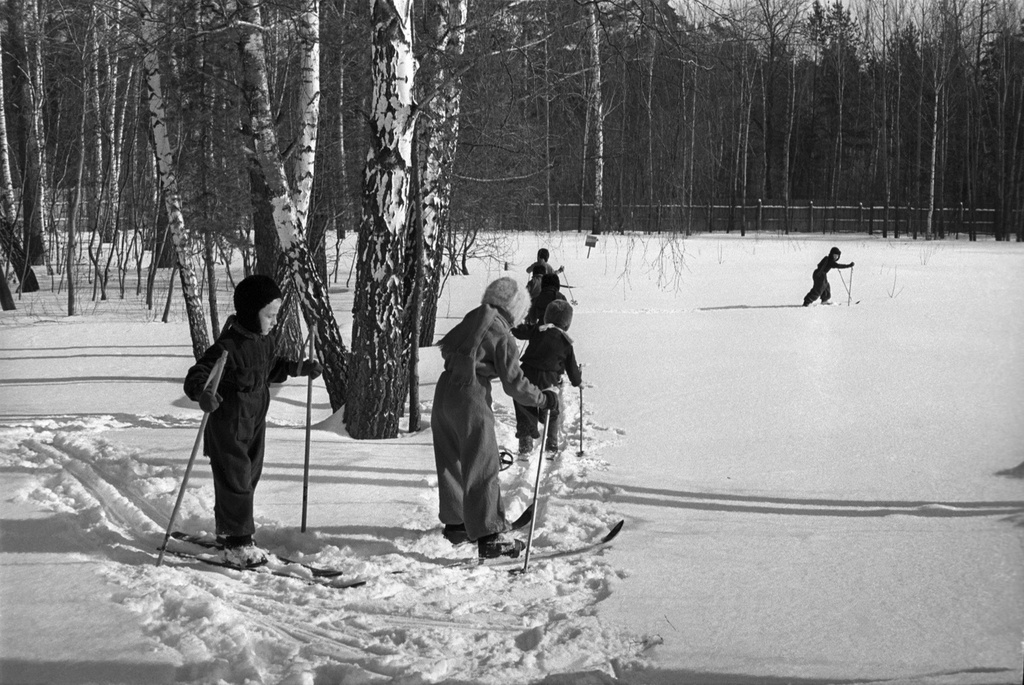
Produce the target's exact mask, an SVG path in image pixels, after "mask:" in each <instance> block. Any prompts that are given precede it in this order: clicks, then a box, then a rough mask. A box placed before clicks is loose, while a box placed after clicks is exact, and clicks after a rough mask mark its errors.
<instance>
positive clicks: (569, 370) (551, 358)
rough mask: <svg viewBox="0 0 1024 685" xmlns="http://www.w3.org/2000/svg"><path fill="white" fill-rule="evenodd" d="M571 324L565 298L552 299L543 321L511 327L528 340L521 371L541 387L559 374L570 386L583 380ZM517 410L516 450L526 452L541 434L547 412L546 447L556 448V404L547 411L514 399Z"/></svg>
mask: <svg viewBox="0 0 1024 685" xmlns="http://www.w3.org/2000/svg"><path fill="white" fill-rule="evenodd" d="M570 325H572V305H571V304H569V303H568V302H566V301H565V300H555V301H553V302H551V304H549V305H548V306H547V309H546V310H545V311H544V323H543V324H532V325H531V324H522V325H520V326H517V327H515V328H514V329H512V335H514V336H515V337H517V338H519V339H520V340H527V341H529V344H528V345H527V346H526V351H525V352H523V356H522V357H521V358H520V362H521V366H522V369H523V375H524V376H526V378H527V379H528V380H529V381H530V382H532V383H533V384H534V385H537V386H538V387H541V388H549V387H551V386H553V385H558V384H560V383H561V382H562V374H563V373H564V374H566V375H567V376H568V377H569V382H570V383H572V385H573V387H579V386H580V384H581V383H582V382H583V379H582V377H581V371H580V365H579V364H577V363H576V353H575V351H574V350H573V340H572V338H570V337H569V333H568V331H569V326H570ZM513 405H514V406H515V410H516V437H517V438H519V453H520V454H529V453H530V452H531V451H532V450H533V441H534V440H536V439H537V438H539V437H540V433H539V432H538V430H537V424H538V422H540V421H543V420H544V414H545V413H549V414H550V419H549V420H548V433H547V438H546V445H545V449H547V450H548V451H549V452H557V451H558V426H559V418H560V416H561V407H559V406H557V405H556V406H555V407H553V408H551V409H550V410H549V411H548V412H545V411H544V410H542V409H538V408H536V407H532V406H527V405H524V404H520V403H519V402H515V401H513Z"/></svg>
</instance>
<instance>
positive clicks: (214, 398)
mask: <svg viewBox="0 0 1024 685" xmlns="http://www.w3.org/2000/svg"><path fill="white" fill-rule="evenodd" d="M223 401H224V398H223V397H221V396H220V394H218V393H216V392H214V391H213V390H204V391H203V394H202V395H200V396H199V408H200V409H202V410H203V411H205V412H206V413H207V414H212V413H213V412H215V411H217V408H218V407H219V406H220V403H221V402H223Z"/></svg>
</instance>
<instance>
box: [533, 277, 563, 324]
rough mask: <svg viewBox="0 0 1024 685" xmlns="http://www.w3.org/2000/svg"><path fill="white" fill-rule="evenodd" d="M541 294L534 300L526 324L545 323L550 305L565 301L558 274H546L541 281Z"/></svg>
mask: <svg viewBox="0 0 1024 685" xmlns="http://www.w3.org/2000/svg"><path fill="white" fill-rule="evenodd" d="M540 284H541V288H540V293H538V295H537V296H536V297H535V298H533V303H532V304H531V305H530V311H529V312H528V313H527V315H526V323H528V324H535V323H536V324H540V323H544V312H545V311H546V310H547V308H548V305H549V304H551V303H552V302H554V301H555V300H563V301H564V300H565V295H563V294H562V292H561V290H560V289H561V287H562V282H561V281H560V280H558V274H545V275H544V276H543V277H542V278H541V280H540Z"/></svg>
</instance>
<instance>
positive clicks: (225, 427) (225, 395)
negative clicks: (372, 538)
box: [185, 275, 323, 567]
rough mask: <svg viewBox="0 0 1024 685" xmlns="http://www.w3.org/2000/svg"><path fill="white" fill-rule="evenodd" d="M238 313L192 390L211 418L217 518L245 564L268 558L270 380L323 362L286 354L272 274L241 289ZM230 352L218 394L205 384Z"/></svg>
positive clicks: (206, 444)
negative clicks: (260, 531) (259, 519)
mask: <svg viewBox="0 0 1024 685" xmlns="http://www.w3.org/2000/svg"><path fill="white" fill-rule="evenodd" d="M234 301H235V315H234V316H232V317H230V318H228V320H227V322H226V323H225V325H224V330H223V331H222V332H221V334H220V337H219V338H217V341H216V342H215V343H214V344H213V345H211V346H210V348H209V349H207V350H206V352H205V353H204V354H203V356H202V357H201V358H200V359H199V361H197V362H196V363H195V365H194V366H192V368H190V369H189V370H188V374H187V375H186V377H185V394H186V395H188V397H189V398H190V399H192V400H195V401H197V402H199V406H200V407H202V409H203V411H207V412H209V413H210V418H209V421H208V423H207V424H206V430H205V432H204V433H203V452H204V454H206V455H207V456H208V457H209V458H210V466H211V468H212V469H213V491H214V496H215V502H214V507H213V515H214V520H215V521H216V526H217V531H216V532H217V539H218V542H220V543H221V544H222V545H223V546H224V551H223V558H224V561H225V562H227V563H229V564H232V565H234V566H239V567H249V566H258V565H260V564H262V563H265V562H266V560H267V557H266V553H265V552H264V551H263V550H262V549H260V548H259V547H257V546H256V544H255V543H254V542H253V539H252V536H253V534H254V533H255V532H256V526H255V523H254V522H253V495H254V493H255V490H256V484H257V483H259V480H260V474H261V473H262V471H263V453H264V449H265V447H266V427H267V426H266V419H267V409H268V408H269V406H270V391H269V389H268V385H269V384H270V383H280V382H282V381H284V380H285V379H287V378H288V377H289V376H309V377H312V378H316V377H317V376H319V375H320V374H321V373H322V372H323V367H321V366H320V363H319V362H317V361H316V360H314V359H307V360H305V361H302V362H296V361H291V360H288V359H283V358H281V357H278V356H277V355H276V354H275V352H274V350H275V348H276V344H277V341H276V336H271V335H269V333H270V331H271V329H272V328H273V327H274V324H275V323H276V322H277V314H278V311H279V310H280V309H281V290H280V289H279V288H278V287H277V284H276V283H275V282H274V280H273V279H272V278H270V277H268V276H260V275H253V276H249V277H247V278H245V279H243V280H242V281H241V282H239V284H238V286H237V287H236V288H235V294H234ZM224 350H227V352H228V358H227V363H226V365H225V366H224V374H223V376H222V377H221V381H220V386H219V388H218V390H217V392H216V393H214V392H213V389H212V388H209V389H206V390H205V391H204V389H203V386H204V385H205V384H206V379H207V378H208V377H209V375H210V372H211V370H212V369H213V366H214V364H215V363H216V362H217V360H218V359H219V358H220V356H221V353H222V352H223V351H224Z"/></svg>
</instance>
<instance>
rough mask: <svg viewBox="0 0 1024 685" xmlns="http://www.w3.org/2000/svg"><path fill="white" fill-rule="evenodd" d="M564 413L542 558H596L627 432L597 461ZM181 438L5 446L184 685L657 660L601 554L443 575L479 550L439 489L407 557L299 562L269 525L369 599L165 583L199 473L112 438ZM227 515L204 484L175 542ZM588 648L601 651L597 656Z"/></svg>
mask: <svg viewBox="0 0 1024 685" xmlns="http://www.w3.org/2000/svg"><path fill="white" fill-rule="evenodd" d="M564 403H565V406H564V411H563V430H562V432H561V438H562V443H563V444H564V446H565V447H564V449H563V451H562V453H561V455H560V456H559V457H558V458H556V459H553V460H551V459H543V460H542V468H543V478H542V484H541V502H542V504H541V506H540V508H539V511H538V513H537V526H536V532H535V536H534V550H535V551H536V552H538V553H539V552H542V551H548V550H559V549H567V548H571V547H574V546H576V545H579V544H581V543H582V542H585V541H589V540H591V539H593V538H595V537H598V536H599V535H601V534H602V533H603V532H604V531H606V530H607V528H608V526H609V525H610V523H612V522H614V521H615V520H616V519H617V517H616V516H615V514H614V512H611V511H610V510H609V505H608V504H607V501H606V500H607V497H608V494H609V492H608V489H607V488H605V487H596V486H593V485H590V484H589V481H588V476H589V474H591V473H593V472H595V471H601V470H602V469H603V468H604V465H603V462H601V460H600V459H599V458H597V456H595V455H599V454H600V452H601V450H602V448H603V447H605V446H607V445H608V444H609V443H611V442H614V441H616V440H618V439H619V436H620V435H621V431H618V430H616V429H613V428H607V427H601V426H596V425H592V424H590V423H589V422H586V421H585V423H586V425H585V429H586V442H585V444H584V446H585V448H586V454H585V455H579V454H578V451H579V449H580V435H579V420H580V414H579V410H580V406H579V402H578V400H577V399H576V397H575V396H574V393H571V392H569V393H566V394H565V397H564ZM425 408H426V409H427V410H428V411H429V406H428V405H425ZM495 411H496V415H497V419H498V438H499V444H502V445H505V446H511V447H510V448H509V449H510V451H512V452H513V454H515V438H514V421H515V420H514V415H513V413H512V411H511V408H509V407H504V406H502V405H497V406H496V407H495ZM584 418H586V417H584ZM175 423H176V420H175V419H174V418H173V417H124V416H117V417H113V416H108V417H89V418H81V417H74V418H71V417H69V418H68V419H66V420H62V419H60V418H56V419H50V420H42V421H26V422H22V423H8V424H7V425H6V426H4V427H3V428H0V465H2V466H6V467H16V468H19V469H22V470H30V471H32V472H33V473H34V474H35V476H36V477H35V484H34V486H33V487H31V488H29V489H27V490H25V491H23V492H22V493H21V494H20V497H22V498H23V499H25V500H27V501H30V502H32V503H34V504H35V505H37V506H40V507H42V508H45V509H49V510H51V511H54V512H56V513H57V515H58V516H64V517H65V518H66V522H67V523H68V524H69V527H70V528H71V529H72V530H74V532H75V534H77V535H80V536H81V538H82V540H83V542H84V543H85V544H86V545H87V546H88V547H90V548H92V549H95V550H96V556H97V557H99V563H100V564H101V569H102V571H101V572H102V574H103V575H104V576H105V577H106V578H107V579H108V581H109V582H110V583H112V584H113V585H115V586H117V591H116V592H115V594H114V598H115V601H118V602H120V603H122V604H123V605H124V606H126V607H128V608H129V609H131V610H132V611H134V612H135V613H136V614H137V615H138V616H139V617H140V623H141V625H142V627H143V630H144V631H145V632H146V633H147V634H148V635H149V636H150V637H151V638H153V639H155V640H157V641H159V642H160V643H162V644H163V645H165V646H166V647H169V648H171V649H173V650H175V651H176V652H177V653H178V654H179V655H180V657H181V667H180V669H179V679H180V680H182V681H186V682H189V681H193V682H216V681H218V680H223V681H228V682H243V681H254V682H261V683H288V684H298V683H312V682H313V680H314V679H315V680H316V681H317V682H320V680H321V678H324V679H325V681H330V682H376V681H385V680H387V681H393V680H399V681H405V680H408V681H410V682H423V681H427V682H430V681H438V680H448V679H459V678H466V679H472V681H473V682H494V683H511V682H528V681H530V680H535V679H540V678H543V677H544V676H545V675H546V674H549V673H552V672H574V671H587V670H590V671H592V670H595V669H597V670H603V671H605V672H609V671H610V666H609V660H610V659H617V660H620V661H629V660H630V659H632V658H636V657H637V655H638V653H639V652H640V651H642V648H643V647H642V645H643V644H644V643H645V640H644V639H643V638H638V637H636V636H631V635H627V634H624V633H623V632H622V631H620V630H619V629H617V628H614V627H612V626H609V625H605V624H603V623H602V622H601V621H600V620H599V619H598V617H597V615H596V606H597V605H598V603H599V602H601V600H602V599H604V598H606V597H607V596H608V595H609V594H610V593H611V592H612V591H613V589H614V586H615V583H616V582H618V580H619V579H620V577H621V573H620V572H618V571H616V570H615V569H613V568H611V567H610V565H609V564H608V562H606V561H605V560H604V559H603V558H602V556H601V555H600V554H591V555H586V556H583V557H579V558H573V559H560V560H550V561H545V560H536V561H534V562H533V564H532V565H531V568H530V572H529V573H528V574H526V575H510V574H509V573H507V572H506V571H505V570H500V569H495V568H490V567H488V566H478V567H469V568H442V567H441V565H443V564H445V563H447V562H450V561H453V560H457V559H459V558H464V557H466V556H467V555H468V554H472V552H473V550H472V546H470V545H464V546H460V547H458V548H454V549H453V548H452V546H451V545H450V544H448V543H447V542H446V541H444V539H443V538H442V537H441V536H440V535H439V534H438V532H439V531H438V529H437V527H436V526H435V527H434V528H432V529H430V530H423V526H424V522H426V521H434V520H436V502H437V488H436V478H434V479H431V480H429V481H428V486H427V487H424V489H423V492H422V493H421V495H420V497H421V504H420V505H418V506H417V507H416V509H417V510H416V511H415V514H414V516H411V517H410V519H409V522H408V526H407V528H408V530H409V532H408V535H405V536H402V537H401V538H399V539H389V540H382V541H383V542H387V543H389V549H394V548H397V549H398V550H399V551H398V552H397V553H395V552H390V553H387V554H381V555H378V556H376V557H373V556H370V557H366V556H357V555H356V554H354V553H353V552H352V551H351V550H350V549H348V548H345V549H338V548H337V547H335V546H332V545H325V546H323V548H322V549H321V550H320V551H319V552H318V553H316V554H312V555H310V554H306V555H303V554H302V553H301V551H297V550H299V549H309V547H310V542H309V538H308V536H304V538H303V539H302V540H300V539H299V538H298V532H297V531H295V530H294V528H289V527H286V526H283V525H281V524H280V523H279V522H276V521H268V520H260V521H258V527H259V529H260V535H261V539H263V540H272V541H274V543H275V544H272V545H270V548H271V550H272V551H274V552H277V553H280V554H284V555H288V556H292V557H297V558H300V559H302V560H303V561H305V562H309V563H314V564H317V565H321V566H331V567H334V568H339V569H343V570H345V571H346V573H347V574H352V575H359V576H362V577H367V578H369V579H370V580H369V582H368V583H367V584H366V585H365V586H362V587H357V588H350V589H336V588H330V587H325V586H322V585H309V584H306V583H303V582H302V581H301V580H296V579H290V578H281V577H276V576H271V575H268V574H260V573H251V572H245V571H234V570H229V569H217V568H215V567H210V566H205V565H202V564H199V563H196V562H191V561H188V560H182V559H179V558H177V557H172V556H170V555H168V556H166V557H165V560H164V565H163V566H162V567H159V568H158V567H156V566H155V564H154V562H155V560H156V556H157V546H158V545H159V544H160V542H161V541H162V540H163V534H164V531H165V528H166V525H167V521H168V517H169V514H170V511H171V510H172V509H173V506H174V501H175V498H176V496H177V490H178V488H179V486H180V483H181V478H182V476H183V473H184V468H183V467H182V466H180V465H172V464H167V463H164V462H163V461H161V460H158V459H153V460H147V456H146V455H145V454H144V453H143V454H140V453H138V452H136V451H134V450H132V449H130V448H126V447H123V446H119V445H118V444H117V443H116V442H114V441H111V440H107V439H105V438H103V437H100V436H99V435H97V433H99V432H100V431H110V430H112V429H115V430H116V429H118V428H125V427H129V426H131V425H139V424H145V425H154V424H164V425H174V424H175ZM538 459H539V455H538V454H537V452H536V451H535V452H534V453H533V454H531V455H530V456H529V458H528V459H525V458H522V457H519V456H518V455H517V458H516V460H515V462H514V463H513V464H512V466H511V467H510V468H508V469H507V470H506V471H503V472H502V474H501V479H502V493H503V498H504V500H505V504H506V511H507V513H508V515H509V517H510V519H511V518H514V517H515V516H516V515H518V513H519V512H521V511H522V510H523V509H524V508H525V507H526V506H527V505H528V504H529V501H530V500H531V499H532V495H533V486H534V479H535V477H536V468H537V462H538ZM213 499H214V498H213V491H212V486H211V485H203V486H194V485H192V484H190V486H189V487H188V488H187V490H186V495H185V497H184V500H183V504H182V508H181V511H180V513H179V518H178V520H177V523H176V526H175V528H176V529H178V530H189V531H197V530H198V531H210V530H212V529H213V519H212V510H213ZM569 500H571V501H569ZM170 544H171V545H172V546H173V545H175V544H176V543H175V541H172V542H171V543H170ZM314 546H315V543H314ZM90 558H92V555H90ZM580 641H583V643H585V644H590V645H592V647H593V648H592V649H589V650H585V651H584V652H583V653H582V654H583V655H582V656H581V650H580V649H579V646H578V645H579V644H580Z"/></svg>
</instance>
